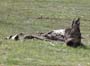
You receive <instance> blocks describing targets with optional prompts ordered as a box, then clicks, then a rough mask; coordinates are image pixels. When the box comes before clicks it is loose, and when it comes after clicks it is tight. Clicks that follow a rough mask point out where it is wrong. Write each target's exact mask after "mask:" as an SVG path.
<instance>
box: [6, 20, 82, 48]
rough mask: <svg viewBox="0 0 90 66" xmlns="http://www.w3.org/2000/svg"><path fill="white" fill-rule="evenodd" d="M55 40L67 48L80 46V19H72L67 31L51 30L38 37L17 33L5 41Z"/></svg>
mask: <svg viewBox="0 0 90 66" xmlns="http://www.w3.org/2000/svg"><path fill="white" fill-rule="evenodd" d="M34 38H35V39H40V40H55V41H64V42H65V43H66V45H67V46H72V47H77V46H80V45H81V39H82V38H81V32H80V18H77V19H73V21H72V25H71V27H70V28H67V29H58V30H52V31H50V32H48V33H39V34H38V35H25V34H23V33H19V34H16V35H10V36H9V37H6V39H12V40H25V39H34Z"/></svg>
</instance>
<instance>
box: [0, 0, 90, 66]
mask: <svg viewBox="0 0 90 66" xmlns="http://www.w3.org/2000/svg"><path fill="white" fill-rule="evenodd" d="M41 16H42V17H44V19H38V18H40V17H41ZM75 17H81V32H82V35H83V37H84V38H85V39H83V40H82V42H83V43H84V44H85V45H86V46H87V49H84V48H80V47H79V48H71V47H67V46H66V45H65V44H64V43H62V42H48V41H40V40H27V41H24V42H21V41H11V40H4V39H3V37H6V36H8V35H11V34H16V33H20V32H24V33H29V34H34V33H37V32H47V31H50V30H53V29H59V28H66V27H69V26H70V24H71V21H72V19H73V18H75ZM46 18H47V19H46ZM89 21H90V0H0V66H90V41H89V40H90V28H89V27H90V22H89Z"/></svg>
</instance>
